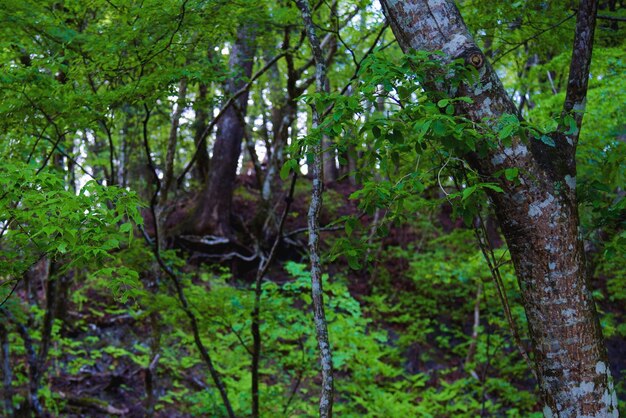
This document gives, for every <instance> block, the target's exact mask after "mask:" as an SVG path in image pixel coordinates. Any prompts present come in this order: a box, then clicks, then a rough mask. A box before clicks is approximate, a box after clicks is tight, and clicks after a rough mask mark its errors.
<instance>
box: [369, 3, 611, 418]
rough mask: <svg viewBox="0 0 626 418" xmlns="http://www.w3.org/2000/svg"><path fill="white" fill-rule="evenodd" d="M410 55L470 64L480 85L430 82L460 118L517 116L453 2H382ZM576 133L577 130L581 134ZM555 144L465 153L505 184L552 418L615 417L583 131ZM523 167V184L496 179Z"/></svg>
mask: <svg viewBox="0 0 626 418" xmlns="http://www.w3.org/2000/svg"><path fill="white" fill-rule="evenodd" d="M381 3H382V5H383V8H384V10H385V13H386V15H387V17H388V19H389V21H390V23H391V26H392V28H393V31H394V34H395V36H396V38H397V39H398V42H399V43H400V45H401V47H402V48H403V50H404V51H409V50H411V49H416V50H425V51H443V53H444V54H445V55H444V57H443V58H442V60H443V61H444V63H448V62H450V61H452V60H453V59H457V58H461V59H464V61H465V63H466V64H467V65H473V66H474V67H475V68H476V69H477V70H478V72H479V75H480V82H479V83H477V84H475V85H468V84H465V85H462V86H461V87H460V88H459V89H458V90H456V91H453V90H452V89H448V88H447V87H445V86H441V85H439V86H438V87H434V83H433V84H432V85H427V86H425V88H426V89H429V90H434V89H437V90H439V91H442V90H446V91H443V92H444V93H446V94H448V95H449V96H452V97H455V96H456V97H461V96H466V97H470V98H471V99H472V100H473V103H471V104H465V103H464V104H462V105H459V106H457V109H456V112H457V114H460V115H464V116H466V117H468V118H470V119H472V120H474V121H476V122H481V121H485V120H486V121H487V124H488V125H490V126H491V127H494V126H495V123H496V121H497V119H498V118H499V117H500V116H502V115H504V114H513V115H517V114H518V112H517V109H516V107H515V104H514V103H513V102H512V101H511V99H510V98H509V97H508V95H507V93H506V91H505V90H504V88H503V86H502V83H501V82H500V79H499V78H498V76H497V74H496V73H495V71H494V70H493V68H492V67H491V65H490V64H489V63H488V62H486V59H485V56H484V54H483V53H482V51H480V49H479V48H478V47H477V46H476V44H475V43H474V41H473V39H472V37H471V35H470V34H469V32H468V30H467V28H466V26H465V24H464V22H463V19H462V17H461V15H460V13H459V11H458V10H457V8H456V6H455V5H454V2H453V1H449V0H409V1H403V2H401V1H394V0H381ZM596 9H597V4H596V2H595V1H587V0H582V1H581V3H580V7H579V15H578V21H577V27H576V34H575V40H574V55H573V57H572V66H571V68H570V78H569V83H568V94H567V98H566V101H565V105H564V112H565V113H568V114H569V113H571V112H577V113H574V114H573V116H574V119H575V120H576V122H577V125H578V128H579V129H580V123H581V122H582V113H581V112H580V111H582V110H584V103H585V94H586V90H587V80H588V70H589V63H590V59H591V46H592V42H593V33H594V27H595V13H596ZM579 129H578V130H579ZM552 139H553V140H554V141H555V143H556V146H554V147H550V146H548V145H546V144H544V143H542V142H541V141H538V140H535V139H531V140H530V143H528V141H525V140H523V139H521V138H519V137H516V138H513V140H512V144H511V146H509V147H505V146H504V145H503V144H499V146H498V147H497V148H496V149H491V150H490V151H488V153H487V155H486V156H482V157H481V156H479V155H477V154H470V155H467V156H466V157H467V159H468V161H469V163H470V164H471V165H472V166H473V167H474V168H475V169H476V170H478V172H479V173H480V174H481V175H483V176H485V178H487V179H489V181H494V182H498V184H499V185H500V187H502V189H503V190H504V192H503V193H492V194H491V196H490V197H491V199H492V200H493V203H494V206H495V209H496V213H497V216H498V220H499V223H500V226H501V227H502V231H503V233H504V236H505V238H506V241H507V244H508V246H509V250H510V253H511V258H512V260H513V264H514V266H515V271H516V273H517V277H518V280H519V284H520V288H521V292H522V299H523V303H524V308H525V310H526V316H527V318H528V326H529V330H530V336H531V343H532V346H533V353H534V360H535V364H536V368H537V374H538V377H539V386H540V389H541V392H542V397H543V401H544V403H545V406H544V409H543V412H544V415H545V416H546V417H581V416H585V417H616V416H618V411H617V398H616V395H615V389H614V387H613V382H612V378H611V373H610V371H609V367H608V365H607V354H606V348H605V345H604V341H603V338H602V330H601V328H600V324H599V321H598V318H597V314H596V310H595V304H594V300H593V298H592V296H591V291H590V288H589V285H588V281H587V277H586V274H585V272H586V269H585V259H584V253H583V245H582V240H581V238H580V236H579V226H578V208H577V201H576V177H575V176H576V165H575V159H574V155H575V147H576V142H577V139H578V133H577V132H576V133H574V134H569V135H568V134H565V133H563V129H561V133H556V134H554V135H553V136H552ZM513 167H515V168H518V169H519V182H517V183H519V184H517V183H514V182H509V181H507V180H505V179H503V178H502V176H500V177H496V176H495V173H496V172H498V171H500V170H503V169H506V168H513Z"/></svg>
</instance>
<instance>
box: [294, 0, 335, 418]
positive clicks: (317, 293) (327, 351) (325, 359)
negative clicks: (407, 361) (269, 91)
mask: <svg viewBox="0 0 626 418" xmlns="http://www.w3.org/2000/svg"><path fill="white" fill-rule="evenodd" d="M296 4H297V5H298V8H299V9H300V12H301V13H302V20H303V21H304V25H305V28H306V32H307V37H308V38H309V43H310V44H311V50H312V51H313V57H314V59H315V89H316V91H317V92H318V93H322V92H325V93H328V83H327V82H326V61H325V59H324V55H323V54H322V49H321V47H320V41H319V38H318V37H317V35H316V33H315V26H314V24H313V17H312V15H311V8H310V7H309V2H308V0H296ZM311 113H312V115H313V123H312V124H311V125H312V129H313V130H315V129H316V128H317V127H318V126H319V125H320V123H321V120H320V110H319V109H317V108H316V107H315V105H314V104H313V105H312V106H311ZM322 152H323V150H322V138H319V139H318V140H317V141H316V143H315V145H314V146H313V154H314V157H313V165H312V168H313V172H312V175H313V186H312V191H311V204H310V206H309V213H308V216H307V223H308V228H309V253H310V258H311V294H312V300H313V319H314V322H315V331H316V334H317V344H318V347H319V350H320V363H321V365H322V393H321V395H320V408H319V413H320V417H322V418H330V417H332V415H333V396H334V378H333V358H332V351H331V346H330V339H329V337H328V324H327V322H326V314H325V313H324V291H323V288H322V261H321V259H320V254H319V239H320V226H319V215H320V211H321V208H322V183H323V179H324V167H323V161H322V159H323V155H322Z"/></svg>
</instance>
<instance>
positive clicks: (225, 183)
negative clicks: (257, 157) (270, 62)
mask: <svg viewBox="0 0 626 418" xmlns="http://www.w3.org/2000/svg"><path fill="white" fill-rule="evenodd" d="M255 37H256V34H255V33H254V29H251V28H250V27H247V26H245V25H243V26H241V27H240V28H239V31H238V33H237V39H236V41H235V43H234V44H233V47H232V50H231V51H230V61H229V65H230V70H231V71H232V73H233V76H232V78H231V79H230V80H229V81H228V83H227V88H226V94H227V96H233V95H235V94H236V93H237V92H238V91H239V90H240V89H241V88H243V87H244V86H245V85H246V80H247V79H249V78H250V76H251V75H252V66H253V64H254V51H255V49H256V46H255ZM247 107H248V92H247V91H246V92H245V93H243V94H241V95H240V96H239V97H238V98H237V99H236V100H235V101H234V103H233V104H232V105H230V106H229V107H228V108H227V109H226V110H225V112H224V114H223V115H222V117H221V119H220V120H219V122H218V124H217V137H216V140H215V145H214V146H213V156H212V158H211V163H210V166H211V170H210V172H209V178H208V181H207V184H206V187H205V190H204V193H203V194H202V196H201V198H200V201H199V205H198V208H197V211H196V213H197V220H194V222H197V224H196V225H195V228H194V229H195V230H196V231H198V232H207V231H210V232H212V233H215V234H216V235H222V236H230V235H231V233H232V232H231V226H230V215H231V203H232V199H233V189H234V185H235V177H236V175H237V164H238V162H239V155H240V154H241V142H242V140H243V136H244V131H245V120H244V117H245V114H246V109H247Z"/></svg>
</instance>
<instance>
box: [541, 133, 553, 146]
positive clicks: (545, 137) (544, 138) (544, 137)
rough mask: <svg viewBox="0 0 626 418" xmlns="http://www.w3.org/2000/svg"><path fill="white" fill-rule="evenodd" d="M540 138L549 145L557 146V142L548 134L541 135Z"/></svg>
mask: <svg viewBox="0 0 626 418" xmlns="http://www.w3.org/2000/svg"><path fill="white" fill-rule="evenodd" d="M540 139H541V142H543V143H544V144H546V145H547V146H549V147H556V143H555V142H554V139H552V138H550V137H549V136H548V135H541V138H540Z"/></svg>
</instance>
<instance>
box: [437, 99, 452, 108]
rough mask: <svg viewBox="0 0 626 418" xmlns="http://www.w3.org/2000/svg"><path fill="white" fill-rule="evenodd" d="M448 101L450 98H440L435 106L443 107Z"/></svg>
mask: <svg viewBox="0 0 626 418" xmlns="http://www.w3.org/2000/svg"><path fill="white" fill-rule="evenodd" d="M448 103H450V99H441V100H439V101H438V102H437V106H439V107H441V108H444V107H446V106H448Z"/></svg>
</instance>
